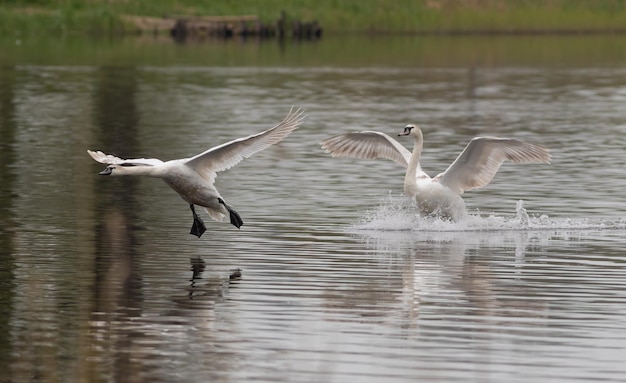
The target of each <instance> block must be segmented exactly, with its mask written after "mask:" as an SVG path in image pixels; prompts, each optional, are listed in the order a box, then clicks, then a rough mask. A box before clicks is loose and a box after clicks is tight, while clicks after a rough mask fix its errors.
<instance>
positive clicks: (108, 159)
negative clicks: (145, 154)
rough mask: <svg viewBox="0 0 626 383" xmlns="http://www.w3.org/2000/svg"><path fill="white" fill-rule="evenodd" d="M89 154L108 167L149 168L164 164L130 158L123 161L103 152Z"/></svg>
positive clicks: (154, 160) (147, 159)
mask: <svg viewBox="0 0 626 383" xmlns="http://www.w3.org/2000/svg"><path fill="white" fill-rule="evenodd" d="M87 153H89V155H90V156H91V158H93V159H94V160H96V161H97V162H100V163H101V164H107V165H147V166H156V165H160V164H162V163H163V161H161V160H159V159H156V158H129V159H122V158H119V157H116V156H113V155H111V154H106V153H103V152H101V151H99V150H98V151H93V150H87Z"/></svg>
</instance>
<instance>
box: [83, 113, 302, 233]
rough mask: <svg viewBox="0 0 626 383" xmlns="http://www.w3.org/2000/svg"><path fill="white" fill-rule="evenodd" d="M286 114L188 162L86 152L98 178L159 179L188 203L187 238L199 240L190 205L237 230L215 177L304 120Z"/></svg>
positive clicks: (238, 220) (237, 222) (198, 221)
mask: <svg viewBox="0 0 626 383" xmlns="http://www.w3.org/2000/svg"><path fill="white" fill-rule="evenodd" d="M293 109H294V108H293V107H292V108H291V109H290V110H289V113H288V114H287V116H286V117H285V118H284V119H283V120H282V121H281V122H280V123H279V124H278V125H276V126H274V127H273V128H271V129H268V130H265V131H263V132H261V133H257V134H254V135H251V136H248V137H243V138H239V139H236V140H232V141H230V142H227V143H225V144H222V145H219V146H216V147H214V148H211V149H209V150H207V151H205V152H204V153H200V154H198V155H196V156H194V157H191V158H182V159H178V160H171V161H166V162H163V161H161V160H158V159H156V158H135V159H126V160H125V159H121V158H118V157H115V156H112V155H110V154H105V153H102V152H101V151H95V152H94V151H91V150H87V153H89V155H90V156H91V158H93V159H94V160H96V161H98V162H100V163H102V164H107V165H108V166H107V167H106V169H104V170H103V171H101V172H100V173H99V174H101V175H107V176H137V175H147V176H152V177H157V178H161V179H162V180H163V181H165V183H167V184H168V185H169V186H170V187H171V188H172V189H174V190H175V191H176V192H177V193H178V194H179V195H180V196H181V198H182V199H184V200H185V201H186V202H187V203H189V207H190V208H191V213H192V214H193V225H192V227H191V231H190V234H193V235H195V236H197V237H198V238H200V236H202V234H203V233H204V232H205V231H206V226H205V225H204V221H202V219H201V218H200V217H199V216H198V214H196V210H195V209H194V205H198V206H202V207H204V208H205V210H206V212H207V213H208V214H209V216H210V217H211V218H213V219H214V220H215V221H222V219H224V218H225V217H226V216H227V215H228V216H229V218H230V223H231V224H233V225H234V226H235V227H237V228H239V227H241V225H243V221H242V219H241V217H240V216H239V213H237V212H236V211H235V210H234V209H233V208H232V207H230V206H228V204H226V201H224V198H222V196H221V195H220V193H219V192H218V191H217V189H216V188H215V186H214V182H215V178H216V177H217V173H218V172H221V171H224V170H226V169H230V168H231V167H233V166H235V165H237V164H238V163H239V162H241V161H242V160H243V159H244V158H248V157H250V156H252V155H253V154H255V153H257V152H260V151H261V150H264V149H266V148H268V147H269V146H271V145H273V144H276V143H278V142H280V141H281V140H283V139H284V138H285V137H287V136H288V135H289V134H290V133H291V132H293V131H294V130H296V129H297V128H298V126H299V125H300V124H301V123H302V120H303V119H304V111H302V110H301V109H297V110H296V111H294V110H293Z"/></svg>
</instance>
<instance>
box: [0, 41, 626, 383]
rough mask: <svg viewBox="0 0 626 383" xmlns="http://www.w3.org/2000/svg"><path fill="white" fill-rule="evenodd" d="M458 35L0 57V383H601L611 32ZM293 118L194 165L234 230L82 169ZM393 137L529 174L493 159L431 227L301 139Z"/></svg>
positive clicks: (614, 62) (162, 188)
mask: <svg viewBox="0 0 626 383" xmlns="http://www.w3.org/2000/svg"><path fill="white" fill-rule="evenodd" d="M458 39H461V38H426V40H427V42H425V43H423V44H424V45H420V44H421V43H419V42H407V41H408V39H407V38H402V39H401V41H400V42H398V41H396V40H394V39H390V40H389V44H388V45H389V46H390V47H392V48H390V51H382V52H381V53H380V54H379V55H375V54H373V53H371V52H369V50H370V49H372V46H375V47H376V49H381V45H385V43H384V42H381V41H380V40H377V41H374V42H373V41H371V40H369V39H367V38H361V39H354V40H350V42H349V43H346V42H344V43H342V42H341V41H339V42H337V41H328V42H325V41H321V42H319V43H316V44H311V45H309V46H307V45H306V44H301V45H289V46H287V47H282V48H281V49H277V48H276V47H274V46H273V45H271V44H267V45H265V46H263V45H261V46H258V45H255V44H254V43H253V42H247V43H235V42H231V43H218V44H215V45H212V43H198V44H188V45H182V46H175V45H173V44H171V43H170V42H167V43H158V44H157V43H151V42H149V41H148V42H140V43H136V42H134V43H133V44H137V45H136V46H137V47H145V46H146V45H147V46H148V48H145V49H146V50H148V51H149V54H148V55H149V59H140V58H138V57H140V56H141V55H140V53H141V52H140V53H137V54H136V56H133V55H132V54H131V53H129V52H133V50H132V49H128V47H127V46H126V45H124V44H126V43H119V44H118V43H115V42H106V43H102V42H100V43H98V44H94V47H91V48H85V47H84V46H83V45H80V44H79V48H80V47H83V48H80V49H79V48H77V47H76V46H74V45H72V44H69V43H63V44H61V46H62V47H64V48H62V49H67V52H76V51H79V52H80V53H79V54H77V55H76V56H72V55H70V54H69V53H68V54H67V55H65V54H64V53H63V52H65V51H63V50H61V53H59V52H58V51H55V52H57V53H50V50H52V51H54V49H50V48H48V49H44V48H43V47H42V48H41V55H42V56H37V55H36V52H35V51H36V50H37V49H35V48H32V47H31V48H28V42H27V41H20V42H19V43H20V44H18V45H20V47H17V48H16V47H13V48H11V49H13V50H11V51H10V52H11V53H10V54H5V55H4V56H0V57H1V58H2V60H0V62H1V63H2V66H1V67H0V135H1V136H0V138H1V142H0V143H1V148H0V180H1V186H0V238H1V239H0V376H2V378H0V381H4V382H26V381H64V382H105V381H106V382H110V381H128V382H140V381H150V382H183V381H185V382H206V381H212V382H232V381H257V382H321V381H324V382H345V381H355V382H380V381H385V382H431V381H444V382H454V381H458V382H468V381H471V382H502V381H508V382H528V381H542V382H572V381H591V380H597V381H615V382H618V381H623V380H624V376H626V365H625V364H624V360H626V305H625V303H626V252H625V251H624V246H625V244H626V239H625V238H624V237H625V233H626V198H625V195H624V187H625V186H626V172H625V171H624V168H625V166H626V155H624V147H625V144H626V139H625V138H624V137H626V135H625V133H626V108H625V107H624V106H625V105H626V65H624V64H626V62H625V61H624V60H623V58H624V53H623V52H626V50H625V49H624V48H625V47H626V41H624V40H625V39H623V38H620V37H606V38H604V37H601V36H599V37H596V39H597V40H595V41H596V43H595V44H593V43H592V44H589V43H588V42H587V45H585V46H586V47H590V48H589V49H591V53H588V54H587V53H584V52H582V53H581V52H578V51H577V50H576V49H574V48H573V47H575V46H576V40H575V39H576V37H562V40H559V39H554V38H548V37H545V38H542V37H535V38H533V39H524V38H516V37H503V38H499V39H495V40H489V39H485V38H475V40H472V39H471V38H470V39H465V38H463V40H461V41H463V42H464V43H463V44H460V43H459V40H458ZM607 39H609V40H610V41H611V42H610V43H607V42H606V40H607ZM572 40H573V41H572ZM411 41H412V40H411ZM546 41H548V42H549V43H546ZM11 44H13V42H11ZM116 44H117V45H120V46H122V48H121V49H120V50H121V52H122V53H119V56H117V54H118V53H116V54H113V53H110V52H117V51H115V48H114V47H115V46H116ZM324 44H330V45H333V44H334V47H335V48H334V49H335V50H336V51H337V53H336V55H337V56H336V58H334V59H333V55H332V54H330V53H329V51H327V50H325V48H324V47H325V45H324ZM411 44H416V46H427V47H439V48H438V50H437V49H435V51H434V52H433V53H432V55H430V54H429V53H428V52H427V50H426V49H421V50H419V51H418V52H417V53H415V52H409V51H407V52H409V53H406V56H403V55H402V54H401V53H400V52H403V49H400V48H398V46H400V47H406V46H407V45H408V46H412V45H411ZM468 44H469V45H470V46H469V47H467V46H466V45H468ZM472 44H474V45H473V47H474V48H475V49H472ZM516 44H519V45H521V46H522V47H521V48H520V49H522V48H523V49H524V50H525V51H526V52H530V53H528V55H520V54H519V52H517V50H516V49H515V48H510V47H511V46H515V45H516ZM607 44H608V45H607ZM461 45H462V46H463V50H461V51H459V50H460V46H461ZM12 46H13V45H12ZM337 46H338V47H339V48H341V49H338V48H337ZM607 46H609V47H612V48H615V47H617V48H621V49H622V51H621V53H619V52H618V53H615V52H614V51H613V50H612V49H604V48H606V47H607ZM112 47H113V48H112ZM393 47H396V48H393ZM455 47H456V48H459V49H456V48H455ZM490 47H491V48H493V49H491V48H490ZM503 47H507V48H506V49H505V48H503ZM529 47H530V48H529ZM593 47H597V50H596V51H594V50H593V49H594V48H593ZM603 47H604V48H603ZM20 49H22V50H20ZM81 49H83V50H81ZM90 49H93V50H90ZM433 49H434V48H433ZM137 50H138V51H141V49H139V48H137ZM238 50H241V51H242V52H244V53H241V54H240V53H236V52H238ZM173 51H178V54H174V53H172V52H173ZM5 52H6V50H5ZM158 52H162V54H163V56H162V57H160V56H159V55H158ZM310 52H314V53H315V52H317V53H320V54H319V55H316V54H312V53H310ZM322 53H323V54H322ZM216 55H221V56H220V58H219V59H216V58H215V57H214V56H216ZM394 55H395V56H394ZM224 56H227V59H226V58H224ZM531 56H532V57H531ZM111 57H115V60H113V59H111ZM119 57H125V59H119ZM203 57H212V58H206V59H205V58H203ZM270 57H276V58H275V59H271V58H270ZM350 57H356V59H350ZM359 57H360V58H361V59H359ZM394 58H395V59H397V60H394ZM445 58H449V60H450V61H449V62H447V61H446V59H445ZM214 60H218V62H215V61H214ZM251 60H252V61H251ZM360 60H361V61H362V63H363V64H362V65H359V62H360ZM112 61H117V64H116V63H112ZM396 61H397V65H395V64H394V62H396ZM292 105H296V106H300V107H303V108H305V109H306V112H307V118H306V120H305V122H304V123H303V124H302V126H301V128H300V129H298V130H297V131H296V132H294V133H293V134H292V135H291V136H289V137H288V138H287V139H285V140H284V141H283V142H282V143H280V144H278V145H275V146H273V147H271V148H270V149H268V150H266V151H264V152H262V153H259V154H257V155H255V156H254V157H253V158H251V159H249V160H245V161H243V162H242V163H240V164H239V165H238V166H236V167H234V168H232V169H230V170H228V171H225V172H222V173H220V174H219V175H218V179H217V187H218V188H219V189H220V191H221V193H222V194H223V196H224V197H225V198H226V199H227V201H228V202H229V203H230V204H231V205H232V206H233V207H234V208H235V209H236V210H237V211H238V212H239V213H240V214H241V216H242V218H243V220H244V222H245V224H244V226H242V227H241V229H240V230H237V229H236V228H234V227H233V226H231V225H229V224H227V223H218V222H213V221H209V219H208V217H206V215H205V216H204V217H205V220H206V223H207V227H208V231H207V232H206V233H205V234H204V236H203V237H202V238H200V239H198V238H196V237H193V236H191V235H189V228H190V226H191V223H192V222H191V221H192V220H191V214H190V212H189V209H188V206H187V204H186V203H185V202H184V201H182V200H181V199H180V198H179V197H178V196H177V195H176V193H174V192H173V191H172V190H170V189H169V188H168V187H167V185H165V184H164V183H162V182H161V181H159V180H156V179H148V178H146V179H143V178H141V179H140V178H137V179H131V178H128V179H125V178H111V177H101V176H99V175H98V172H99V171H100V170H102V169H103V167H104V166H103V165H101V164H97V163H95V162H94V161H93V160H91V158H89V156H88V155H87V153H86V151H87V149H92V150H103V151H105V152H107V153H113V154H116V155H119V156H122V157H148V158H149V157H157V158H161V159H164V160H166V159H173V158H180V157H187V156H190V155H194V154H197V153H200V152H202V151H204V150H206V149H207V148H209V147H212V146H214V145H217V144H220V143H223V142H226V141H228V140H231V139H235V138H238V137H243V136H246V135H249V134H253V133H256V132H259V131H261V130H263V129H266V128H269V127H271V126H273V125H274V124H276V123H277V122H279V121H280V120H281V119H282V117H283V116H284V115H285V114H286V113H287V112H288V110H289V108H290V107H291V106H292ZM407 123H415V124H418V125H420V126H421V127H422V130H423V132H424V137H425V145H424V154H423V161H422V167H423V169H424V170H425V171H426V172H428V173H429V174H431V175H432V176H434V175H435V174H437V173H439V172H441V171H443V170H445V168H446V167H447V166H448V165H449V164H450V163H451V162H452V161H453V160H454V158H455V157H456V156H457V154H458V153H459V152H460V151H461V150H462V148H463V147H464V145H465V144H466V143H467V142H468V141H469V140H470V139H471V138H472V137H474V136H477V135H497V136H503V137H513V138H518V139H522V140H526V141H529V142H533V143H537V144H541V145H544V146H547V147H549V148H550V149H551V153H552V157H553V161H552V164H551V165H543V164H541V165H539V164H530V165H526V164H521V165H520V164H510V163H505V164H504V165H503V166H502V168H501V169H500V171H499V172H498V174H497V176H496V178H495V179H494V181H493V182H492V183H491V184H490V185H489V186H488V187H486V188H484V189H481V190H475V191H471V192H468V193H466V194H465V200H466V203H467V205H468V210H469V212H470V217H469V218H468V219H467V220H465V221H462V222H459V223H450V222H445V221H441V220H438V219H434V218H420V217H418V216H417V215H416V213H415V209H414V207H413V206H412V204H411V203H410V201H407V200H406V199H405V198H404V197H403V196H402V182H403V176H404V173H403V170H404V169H403V168H402V167H399V166H398V165H396V164H395V163H393V162H391V161H386V160H376V161H373V160H354V159H345V158H341V159H339V158H331V157H330V156H329V155H327V154H325V153H324V152H323V151H322V150H321V149H320V146H319V141H320V140H322V139H324V138H326V137H328V136H331V135H334V134H339V133H343V132H347V131H353V130H361V129H368V130H379V131H383V132H386V133H388V134H389V135H392V136H395V135H396V133H399V132H400V131H401V130H402V128H403V127H404V126H405V125H406V124H407ZM401 142H402V143H403V144H404V145H406V146H407V147H409V149H410V145H411V144H412V143H411V142H405V141H401ZM202 214H204V212H202ZM236 269H240V273H241V277H240V278H234V279H232V280H231V277H230V276H231V274H233V273H234V270H236Z"/></svg>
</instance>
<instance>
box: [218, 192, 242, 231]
mask: <svg viewBox="0 0 626 383" xmlns="http://www.w3.org/2000/svg"><path fill="white" fill-rule="evenodd" d="M217 202H219V203H221V204H222V205H224V207H225V208H226V210H228V213H229V214H230V223H232V224H233V225H234V226H235V227H236V228H237V229H239V228H240V227H241V225H243V220H242V219H241V216H240V215H239V213H237V212H236V211H235V210H234V209H233V208H232V207H230V206H228V205H227V204H226V202H224V200H223V199H221V198H218V199H217Z"/></svg>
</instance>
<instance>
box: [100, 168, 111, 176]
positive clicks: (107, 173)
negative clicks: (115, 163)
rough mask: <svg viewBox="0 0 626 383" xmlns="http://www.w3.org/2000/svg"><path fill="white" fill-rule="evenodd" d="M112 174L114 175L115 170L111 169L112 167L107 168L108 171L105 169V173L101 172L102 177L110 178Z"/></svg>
mask: <svg viewBox="0 0 626 383" xmlns="http://www.w3.org/2000/svg"><path fill="white" fill-rule="evenodd" d="M111 173H113V169H111V167H107V168H106V169H104V170H103V171H101V172H100V173H98V174H100V175H101V176H108V175H110V174H111Z"/></svg>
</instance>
